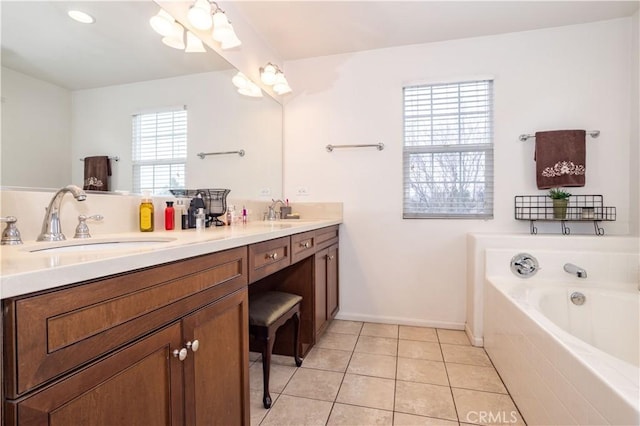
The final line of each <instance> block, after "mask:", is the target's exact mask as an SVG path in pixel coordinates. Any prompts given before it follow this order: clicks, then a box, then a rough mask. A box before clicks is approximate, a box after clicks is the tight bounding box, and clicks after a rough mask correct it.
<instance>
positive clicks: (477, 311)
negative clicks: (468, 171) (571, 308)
mask: <svg viewBox="0 0 640 426" xmlns="http://www.w3.org/2000/svg"><path fill="white" fill-rule="evenodd" d="M488 249H508V252H507V254H510V256H509V259H510V258H511V256H513V255H515V254H517V253H519V252H527V251H528V250H529V251H528V252H529V253H532V251H533V253H532V254H535V253H540V252H548V251H549V250H553V252H555V253H556V254H558V258H557V259H554V258H553V256H551V258H549V261H551V262H553V265H555V266H553V268H555V269H553V268H551V267H550V264H549V263H545V265H544V267H543V269H542V270H541V271H540V272H539V274H538V275H536V278H537V279H540V278H542V277H544V279H549V278H550V277H552V276H553V275H552V272H553V273H554V274H556V273H557V274H559V276H558V278H559V279H566V278H571V276H570V275H568V274H567V273H565V272H564V271H563V270H562V265H563V264H564V263H566V262H571V263H575V264H577V265H579V266H583V265H587V266H589V267H587V266H585V268H587V270H588V273H589V281H593V280H595V279H598V280H602V281H606V280H607V279H608V278H611V276H610V274H614V276H618V274H620V273H623V272H622V271H623V270H624V271H629V269H628V268H629V266H627V267H624V268H623V269H618V270H615V271H614V270H611V268H610V265H609V264H608V263H607V262H608V259H609V257H607V256H608V255H610V254H612V253H619V252H623V253H629V254H631V255H634V254H635V256H636V259H635V261H634V260H630V262H631V264H630V267H631V271H630V273H631V274H635V277H636V281H637V276H638V270H639V269H640V264H639V262H638V252H639V250H640V240H639V239H638V238H637V237H624V236H611V235H604V236H587V235H576V236H573V235H571V236H566V235H527V234H479V233H478V234H468V235H467V320H466V324H465V331H466V332H467V335H468V336H469V339H470V340H471V343H472V344H473V345H475V346H482V344H483V333H484V331H483V329H484V327H483V312H484V295H483V294H484V281H485V253H486V251H487V250H488ZM601 254H604V255H601ZM507 260H508V259H507ZM538 260H541V259H540V258H538ZM542 260H544V259H542ZM545 262H546V261H545ZM560 262H564V263H562V264H560ZM499 267H500V268H504V271H501V272H504V273H505V274H507V275H511V272H510V271H509V264H508V261H507V262H506V263H504V264H501V265H499ZM594 274H595V275H594ZM616 280H619V281H621V282H629V280H632V281H633V276H624V277H619V278H616ZM608 282H609V283H611V282H612V281H611V280H609V281H608Z"/></svg>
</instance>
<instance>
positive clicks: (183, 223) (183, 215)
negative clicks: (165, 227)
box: [175, 198, 189, 229]
mask: <svg viewBox="0 0 640 426" xmlns="http://www.w3.org/2000/svg"><path fill="white" fill-rule="evenodd" d="M175 223H177V224H180V228H181V229H189V223H188V222H187V207H186V206H185V204H184V200H183V199H182V198H178V201H176V207H175Z"/></svg>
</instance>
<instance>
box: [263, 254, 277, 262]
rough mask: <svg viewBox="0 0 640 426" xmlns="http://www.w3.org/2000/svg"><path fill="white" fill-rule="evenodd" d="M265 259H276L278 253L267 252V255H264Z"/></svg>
mask: <svg viewBox="0 0 640 426" xmlns="http://www.w3.org/2000/svg"><path fill="white" fill-rule="evenodd" d="M265 257H266V258H267V259H273V260H276V259H277V258H278V253H276V252H273V253H267V255H266V256H265Z"/></svg>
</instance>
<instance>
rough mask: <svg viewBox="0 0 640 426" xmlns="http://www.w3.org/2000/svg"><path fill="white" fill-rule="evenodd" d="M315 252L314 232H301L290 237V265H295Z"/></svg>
mask: <svg viewBox="0 0 640 426" xmlns="http://www.w3.org/2000/svg"><path fill="white" fill-rule="evenodd" d="M315 251H316V232H315V231H309V232H302V233H300V234H295V235H292V236H291V263H296V262H297V261H299V260H302V259H304V258H305V257H308V256H311V255H312V254H313V253H315Z"/></svg>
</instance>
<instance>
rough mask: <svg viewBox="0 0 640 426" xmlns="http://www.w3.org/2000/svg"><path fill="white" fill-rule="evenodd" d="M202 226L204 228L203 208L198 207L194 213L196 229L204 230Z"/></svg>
mask: <svg viewBox="0 0 640 426" xmlns="http://www.w3.org/2000/svg"><path fill="white" fill-rule="evenodd" d="M204 228H205V216H204V209H203V208H199V209H198V211H197V213H196V229H197V230H204Z"/></svg>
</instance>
